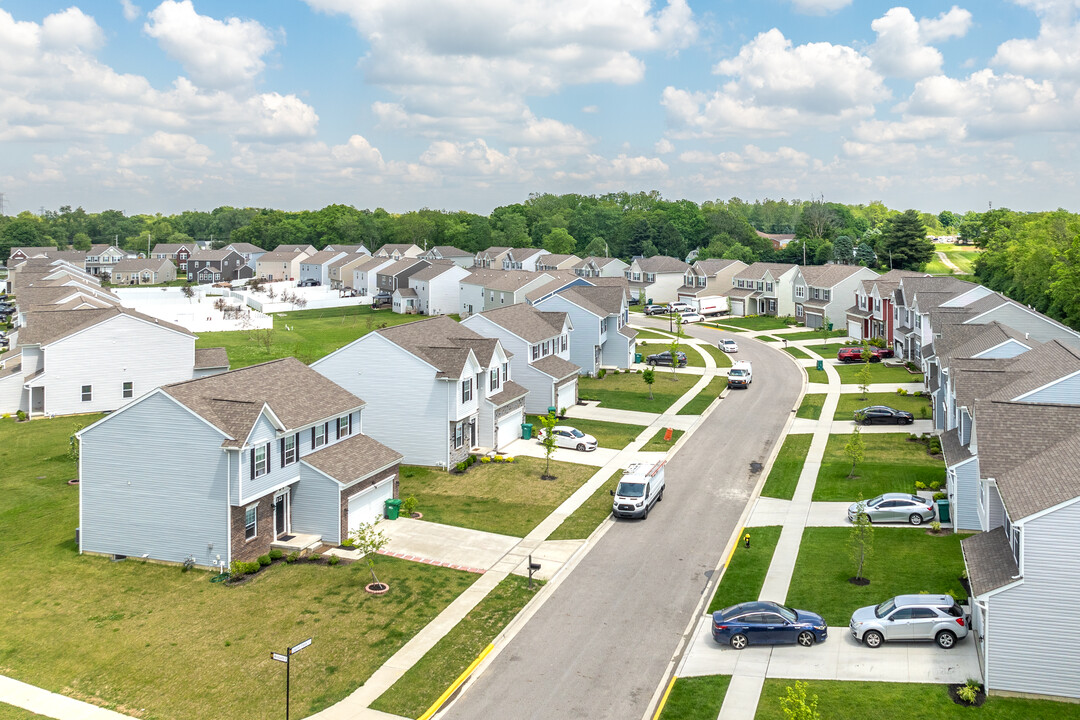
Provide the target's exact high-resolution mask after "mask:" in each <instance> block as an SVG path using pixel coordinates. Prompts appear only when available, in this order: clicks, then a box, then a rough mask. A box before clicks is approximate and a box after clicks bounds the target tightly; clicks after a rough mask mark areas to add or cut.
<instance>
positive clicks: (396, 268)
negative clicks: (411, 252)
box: [378, 258, 427, 277]
mask: <svg viewBox="0 0 1080 720" xmlns="http://www.w3.org/2000/svg"><path fill="white" fill-rule="evenodd" d="M417 263H427V260H421V259H420V258H402V259H401V260H395V261H394V263H393V264H392V265H387V266H386V267H384V268H382V269H380V270H379V271H378V274H379V275H386V276H388V277H393V276H395V275H397V274H399V273H403V272H405V271H406V270H408V269H409V268H411V267H412V266H413V265H416V264H417ZM417 272H419V271H417Z"/></svg>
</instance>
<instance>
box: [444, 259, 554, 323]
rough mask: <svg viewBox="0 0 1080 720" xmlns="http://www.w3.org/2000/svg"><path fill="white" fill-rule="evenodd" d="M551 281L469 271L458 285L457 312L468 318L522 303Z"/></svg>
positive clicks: (537, 275) (503, 272) (520, 272)
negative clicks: (529, 295) (458, 305)
mask: <svg viewBox="0 0 1080 720" xmlns="http://www.w3.org/2000/svg"><path fill="white" fill-rule="evenodd" d="M553 279H554V278H552V276H551V275H549V274H547V273H539V272H536V273H531V272H526V271H524V270H483V269H479V268H473V269H472V270H471V271H470V272H469V274H468V275H467V276H466V277H463V278H462V279H461V281H460V283H459V284H460V293H459V301H460V302H461V308H460V310H459V312H460V313H462V314H463V315H471V314H473V313H477V312H483V311H484V310H491V309H493V308H498V307H505V306H507V305H514V304H516V303H523V302H525V301H526V295H527V294H528V293H529V292H531V291H533V290H536V289H537V288H540V287H541V286H544V285H547V284H549V283H551V282H552V280H553Z"/></svg>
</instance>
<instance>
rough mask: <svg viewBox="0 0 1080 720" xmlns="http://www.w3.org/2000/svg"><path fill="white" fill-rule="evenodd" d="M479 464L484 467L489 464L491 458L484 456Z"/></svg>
mask: <svg viewBox="0 0 1080 720" xmlns="http://www.w3.org/2000/svg"><path fill="white" fill-rule="evenodd" d="M480 462H481V464H485V465H486V464H487V463H489V462H491V458H489V457H488V456H487V455H485V456H484V457H482V458H480Z"/></svg>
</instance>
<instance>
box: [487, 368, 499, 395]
mask: <svg viewBox="0 0 1080 720" xmlns="http://www.w3.org/2000/svg"><path fill="white" fill-rule="evenodd" d="M488 384H489V385H490V386H491V389H492V390H498V389H499V368H492V369H491V372H489V373H488Z"/></svg>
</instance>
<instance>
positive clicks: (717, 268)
mask: <svg viewBox="0 0 1080 720" xmlns="http://www.w3.org/2000/svg"><path fill="white" fill-rule="evenodd" d="M745 268H746V263H744V262H742V261H741V260H695V261H694V264H693V265H691V266H690V267H688V268H687V269H686V275H684V276H683V284H682V287H680V288H679V290H678V294H677V298H678V300H679V301H680V302H684V303H686V304H687V305H689V306H690V307H691V308H692V309H693V310H694V312H697V313H701V314H702V315H712V314H716V313H722V312H727V311H728V310H730V307H729V306H728V298H727V293H728V291H730V290H731V279H732V278H733V277H734V276H735V273H737V272H739V271H740V270H743V269H745Z"/></svg>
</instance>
